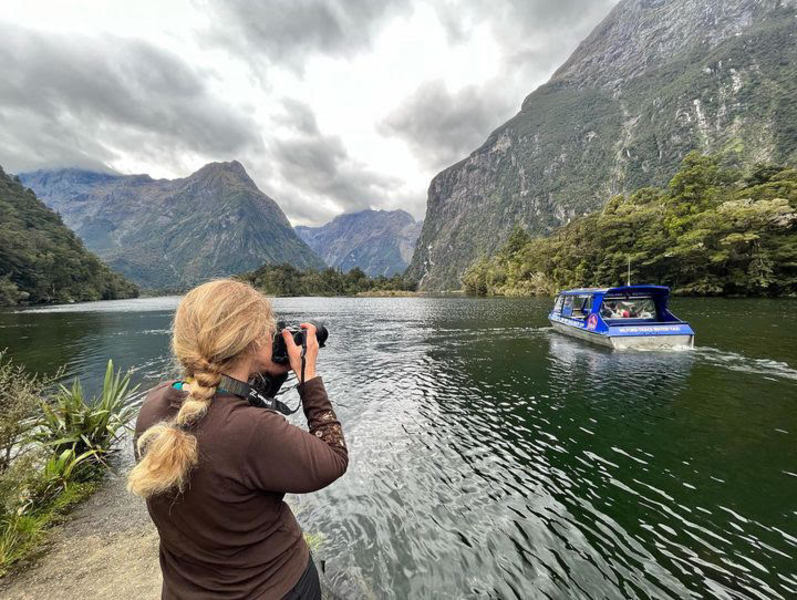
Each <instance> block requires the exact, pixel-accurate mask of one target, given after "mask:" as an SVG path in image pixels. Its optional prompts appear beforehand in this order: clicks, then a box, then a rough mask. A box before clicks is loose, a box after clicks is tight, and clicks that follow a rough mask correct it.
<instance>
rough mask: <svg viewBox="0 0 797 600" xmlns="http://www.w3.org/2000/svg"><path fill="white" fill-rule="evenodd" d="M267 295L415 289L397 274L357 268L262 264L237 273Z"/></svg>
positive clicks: (346, 294) (355, 293)
mask: <svg viewBox="0 0 797 600" xmlns="http://www.w3.org/2000/svg"><path fill="white" fill-rule="evenodd" d="M239 278H240V279H243V280H245V281H248V282H249V283H251V284H252V285H254V286H255V287H256V288H258V289H260V290H263V291H264V292H265V293H266V294H268V295H269V296H355V295H357V294H360V293H365V292H377V291H382V290H405V291H413V290H415V287H416V285H415V282H413V281H410V280H408V279H404V278H403V277H402V276H401V275H394V276H393V277H368V275H366V274H365V273H364V272H363V271H361V270H360V269H359V268H354V269H352V270H351V271H349V272H348V273H342V272H341V271H338V270H336V269H333V268H331V267H330V268H328V269H324V270H321V271H317V270H314V269H307V270H300V269H297V268H296V267H294V266H292V265H288V264H284V265H263V266H262V267H260V268H259V269H257V270H256V271H251V272H249V273H243V274H241V275H239Z"/></svg>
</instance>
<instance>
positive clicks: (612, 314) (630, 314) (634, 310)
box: [601, 298, 656, 319]
mask: <svg viewBox="0 0 797 600" xmlns="http://www.w3.org/2000/svg"><path fill="white" fill-rule="evenodd" d="M601 317H603V318H604V319H655V318H656V303H655V302H654V301H653V298H604V300H603V304H602V305H601Z"/></svg>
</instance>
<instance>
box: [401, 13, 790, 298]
mask: <svg viewBox="0 0 797 600" xmlns="http://www.w3.org/2000/svg"><path fill="white" fill-rule="evenodd" d="M796 8H797V0H724V1H722V2H715V1H713V0H666V1H665V0H621V2H619V3H618V4H617V5H616V6H615V7H614V9H613V10H612V11H611V12H610V13H609V15H608V16H607V17H606V18H605V19H604V21H603V22H601V23H600V24H599V25H598V26H597V27H596V28H595V29H594V30H593V31H592V33H591V34H590V35H589V36H588V37H587V38H586V39H585V40H584V41H583V42H582V43H581V45H580V46H579V47H578V48H577V49H576V50H575V52H574V53H573V54H572V55H571V56H570V58H569V59H568V60H567V61H566V62H565V63H564V64H563V65H562V66H561V67H560V68H559V69H558V70H557V71H556V72H555V73H554V75H553V76H552V77H551V79H550V80H549V81H548V82H547V83H546V84H544V85H542V86H540V87H539V88H537V89H536V90H534V91H533V92H532V93H531V94H530V95H529V96H528V97H527V98H526V99H525V101H524V102H523V104H522V107H521V109H520V112H519V113H518V114H517V115H516V116H515V117H513V118H512V119H510V120H509V121H508V122H507V123H505V124H503V125H502V126H500V127H499V128H498V129H496V130H495V131H494V132H493V133H492V134H491V135H490V136H489V137H488V138H487V140H486V141H485V142H484V143H483V144H482V145H481V146H480V147H479V148H478V149H477V150H475V151H474V152H473V153H472V154H471V155H470V156H468V157H467V158H465V159H463V160H462V161H460V162H458V163H457V164H455V165H453V166H451V167H449V168H447V169H446V170H444V171H443V172H441V173H440V174H438V175H437V176H436V177H435V178H434V179H433V180H432V182H431V184H430V186H429V192H428V202H427V212H426V218H425V220H424V224H423V230H422V232H421V236H420V238H419V241H418V244H417V247H416V250H415V253H414V255H413V258H412V261H411V264H410V267H409V269H408V272H407V273H408V276H411V277H413V278H415V279H417V280H419V281H420V287H421V289H451V288H460V287H461V281H460V277H461V275H462V273H463V271H464V270H465V268H466V267H467V266H468V265H469V264H471V263H472V262H473V261H474V260H475V259H477V258H478V257H480V256H484V255H489V254H492V253H494V252H495V251H496V249H497V248H499V247H500V246H501V245H502V244H503V243H504V242H505V241H506V239H507V238H508V236H509V234H510V232H511V231H512V229H513V228H514V227H515V226H516V225H520V226H522V227H523V228H524V229H526V230H527V231H529V232H530V233H532V234H545V233H548V232H550V231H552V230H553V229H554V228H555V227H557V226H559V225H561V224H564V223H567V222H569V221H570V220H571V219H573V218H574V217H577V216H580V215H583V214H586V213H589V212H591V211H594V210H596V209H598V208H600V207H601V206H602V205H603V204H604V203H605V202H606V201H607V200H608V199H609V198H610V197H611V196H612V195H613V194H616V193H621V192H625V191H630V190H634V189H638V188H640V187H643V186H648V185H657V186H661V185H663V184H665V183H666V182H667V181H668V180H669V178H670V177H671V176H672V175H673V174H674V172H675V171H676V169H677V167H678V165H679V163H680V161H681V160H682V159H683V157H684V156H685V155H686V154H687V153H688V152H689V151H690V150H698V151H701V152H704V153H712V154H718V155H720V156H721V157H723V160H726V161H728V162H730V163H733V164H737V165H745V164H746V165H752V164H755V163H760V162H767V161H771V162H775V163H779V164H793V163H794V162H795V159H797V126H796V125H795V124H796V123H797V101H795V98H797V14H796Z"/></svg>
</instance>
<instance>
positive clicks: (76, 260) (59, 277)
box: [0, 168, 138, 306]
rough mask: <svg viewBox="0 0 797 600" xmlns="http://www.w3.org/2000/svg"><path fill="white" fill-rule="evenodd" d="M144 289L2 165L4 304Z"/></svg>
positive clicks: (0, 278)
mask: <svg viewBox="0 0 797 600" xmlns="http://www.w3.org/2000/svg"><path fill="white" fill-rule="evenodd" d="M137 295H138V288H137V287H136V286H135V285H133V284H132V283H130V282H129V281H127V280H126V279H125V278H124V277H122V276H121V275H119V274H117V273H114V272H113V271H111V270H110V269H109V268H108V267H107V266H106V265H105V264H104V263H103V262H101V261H100V260H99V259H98V258H97V257H96V256H95V255H94V254H91V253H90V252H89V251H88V250H86V248H85V247H84V246H83V242H81V241H80V239H79V238H78V237H77V236H76V235H75V234H74V233H73V232H72V231H70V230H69V229H68V228H67V227H66V226H65V225H64V223H63V221H61V217H60V216H58V214H56V213H55V212H53V211H52V210H50V209H49V208H47V207H46V206H45V205H44V204H43V203H42V202H41V201H40V200H39V199H38V198H36V195H35V194H34V193H33V192H32V191H30V190H28V189H26V188H25V187H24V186H22V184H21V183H19V181H18V180H17V179H16V178H12V177H10V176H8V175H7V174H6V173H5V172H4V171H3V169H2V168H0V306H2V305H12V306H13V305H17V304H38V303H43V302H73V301H86V300H110V299H114V298H130V297H135V296H137Z"/></svg>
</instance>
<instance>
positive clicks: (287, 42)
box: [0, 0, 616, 225]
mask: <svg viewBox="0 0 797 600" xmlns="http://www.w3.org/2000/svg"><path fill="white" fill-rule="evenodd" d="M615 3H616V0H493V1H492V2H490V1H488V0H439V1H432V2H424V1H421V0H383V1H381V2H380V1H379V0H328V1H322V0H259V1H255V0H250V1H246V0H136V1H135V2H131V1H130V0H119V1H117V0H103V1H101V2H100V1H97V0H50V1H42V0H25V1H24V2H14V3H13V4H14V10H6V11H3V14H2V15H0V64H2V65H3V67H4V69H3V74H2V76H0V165H2V166H3V168H5V169H6V170H7V171H10V172H15V173H16V172H22V171H26V170H32V169H37V168H45V167H56V166H81V167H88V168H95V169H106V170H107V169H112V170H115V171H118V172H120V173H149V174H150V175H152V176H154V177H168V178H173V177H184V176H186V175H188V174H190V173H192V172H193V171H195V170H197V169H198V168H199V167H201V166H202V165H203V164H205V163H208V162H211V161H221V160H232V159H237V160H239V161H241V162H242V163H243V165H244V166H245V167H246V169H247V171H248V172H249V174H250V175H251V176H252V178H253V179H254V180H255V182H256V183H257V184H258V186H259V187H260V188H261V189H262V190H263V191H264V192H266V193H267V194H269V195H270V196H271V197H273V198H274V199H275V200H277V202H278V203H279V204H280V206H282V208H283V210H284V211H285V212H286V214H287V215H288V217H289V218H290V219H291V221H292V222H293V223H294V224H295V225H296V224H321V223H323V222H326V221H327V220H329V219H330V218H331V217H333V216H334V215H336V214H339V213H342V212H350V211H354V210H359V209H363V208H368V207H371V208H386V209H393V208H404V209H405V210H408V211H410V212H411V213H413V215H414V216H416V217H417V218H422V217H423V214H424V211H425V203H426V188H427V187H428V185H429V181H430V180H431V178H432V177H433V176H434V175H435V174H436V173H437V172H438V171H440V170H441V169H442V168H444V167H446V166H448V165H450V164H452V163H454V162H456V161H458V160H460V159H461V158H463V157H465V156H467V155H468V153H470V152H471V151H472V150H474V149H475V148H476V147H478V146H479V145H480V144H481V143H482V142H483V141H484V140H485V138H486V137H487V135H489V133H490V132H491V131H492V130H493V129H494V128H495V127H497V126H498V125H500V124H501V123H502V122H503V121H505V120H506V119H508V118H509V117H511V116H512V115H513V114H515V113H516V112H517V110H518V109H519V107H520V104H521V102H522V100H523V98H524V97H525V96H526V95H527V94H528V93H529V92H531V91H532V90H533V89H534V88H535V87H537V86H538V85H540V84H541V83H544V82H545V81H546V80H547V79H548V77H550V75H551V74H552V73H553V71H554V70H555V69H556V67H557V66H558V65H559V64H561V63H562V62H563V61H564V60H565V59H566V58H567V56H568V55H569V54H570V52H572V51H573V50H574V49H575V47H576V46H577V45H578V43H579V41H581V39H583V38H584V37H585V36H586V35H587V34H588V33H589V31H590V30H591V29H592V28H593V27H594V26H595V25H596V24H597V23H598V22H599V21H600V20H601V19H602V18H603V17H604V16H605V15H606V14H607V13H608V11H609V10H610V9H611V7H612V6H613V5H614V4H615Z"/></svg>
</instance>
